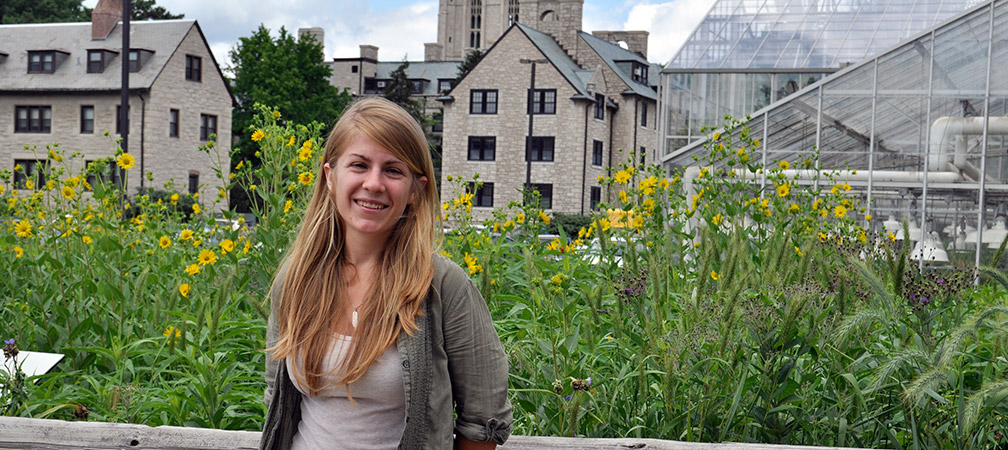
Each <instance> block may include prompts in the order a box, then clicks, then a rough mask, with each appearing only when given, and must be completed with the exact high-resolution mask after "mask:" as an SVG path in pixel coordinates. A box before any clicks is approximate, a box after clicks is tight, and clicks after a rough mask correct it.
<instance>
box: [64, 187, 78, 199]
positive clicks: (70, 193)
mask: <svg viewBox="0 0 1008 450" xmlns="http://www.w3.org/2000/svg"><path fill="white" fill-rule="evenodd" d="M62 191H63V197H66V198H67V199H71V198H74V194H75V192H74V189H73V188H72V187H70V186H63V189H62Z"/></svg>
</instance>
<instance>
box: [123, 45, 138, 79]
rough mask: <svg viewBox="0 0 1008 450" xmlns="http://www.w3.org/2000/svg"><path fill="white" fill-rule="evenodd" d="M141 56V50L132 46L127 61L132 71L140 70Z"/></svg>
mask: <svg viewBox="0 0 1008 450" xmlns="http://www.w3.org/2000/svg"><path fill="white" fill-rule="evenodd" d="M133 56H136V59H135V60H134V59H133ZM140 58H141V55H140V50H138V49H132V48H131V49H130V51H129V53H128V54H127V55H126V63H127V64H129V71H130V72H132V73H136V72H139V71H140Z"/></svg>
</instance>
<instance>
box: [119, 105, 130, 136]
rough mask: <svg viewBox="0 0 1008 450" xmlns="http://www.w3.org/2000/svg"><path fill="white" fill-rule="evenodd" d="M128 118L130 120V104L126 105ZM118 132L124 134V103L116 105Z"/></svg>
mask: <svg viewBox="0 0 1008 450" xmlns="http://www.w3.org/2000/svg"><path fill="white" fill-rule="evenodd" d="M126 120H129V106H128V105H127V106H126ZM116 134H122V105H116Z"/></svg>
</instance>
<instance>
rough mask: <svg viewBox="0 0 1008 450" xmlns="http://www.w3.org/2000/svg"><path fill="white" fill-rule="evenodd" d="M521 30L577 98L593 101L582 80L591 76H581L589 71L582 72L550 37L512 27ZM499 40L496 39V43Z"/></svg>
mask: <svg viewBox="0 0 1008 450" xmlns="http://www.w3.org/2000/svg"><path fill="white" fill-rule="evenodd" d="M513 26H514V27H517V28H518V29H519V30H521V32H522V33H524V34H525V36H527V37H528V38H529V40H530V41H532V44H533V45H535V46H536V48H538V49H539V51H540V52H542V54H543V56H545V57H546V59H547V60H549V62H550V64H552V65H553V67H555V68H556V69H557V71H559V72H560V74H561V75H563V76H564V78H566V79H567V81H568V82H569V83H570V84H571V86H573V87H574V89H575V90H576V91H577V92H578V95H579V96H583V98H585V99H589V100H593V97H592V96H591V95H589V94H588V88H587V82H585V81H584V79H590V78H591V75H590V74H589V75H586V74H583V73H582V72H592V71H590V70H584V69H582V68H580V67H578V65H577V64H575V63H574V60H572V59H571V57H570V56H568V55H567V52H565V51H564V49H562V48H560V44H557V41H556V40H555V39H553V36H550V35H548V34H546V33H543V32H542V31H539V30H536V29H535V28H531V27H529V26H527V25H524V24H522V23H517V22H516V23H515V24H514V25H513ZM499 41H500V40H499V39H498V42H499Z"/></svg>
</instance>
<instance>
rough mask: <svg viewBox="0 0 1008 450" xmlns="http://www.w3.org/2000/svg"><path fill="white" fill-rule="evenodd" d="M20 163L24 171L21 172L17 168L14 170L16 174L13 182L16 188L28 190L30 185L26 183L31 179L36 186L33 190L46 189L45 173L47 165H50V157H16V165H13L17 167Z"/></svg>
mask: <svg viewBox="0 0 1008 450" xmlns="http://www.w3.org/2000/svg"><path fill="white" fill-rule="evenodd" d="M18 165H20V166H21V169H22V171H21V172H18V171H16V170H14V171H12V172H14V176H13V179H12V181H13V182H14V183H13V186H14V189H17V190H28V187H27V186H26V185H25V183H27V182H28V181H29V180H30V181H31V182H32V183H33V184H34V187H33V188H32V189H31V190H33V191H38V190H41V189H45V184H46V176H45V175H46V172H47V170H46V169H47V166H48V165H49V160H48V159H15V160H14V166H12V167H17V166H18Z"/></svg>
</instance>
